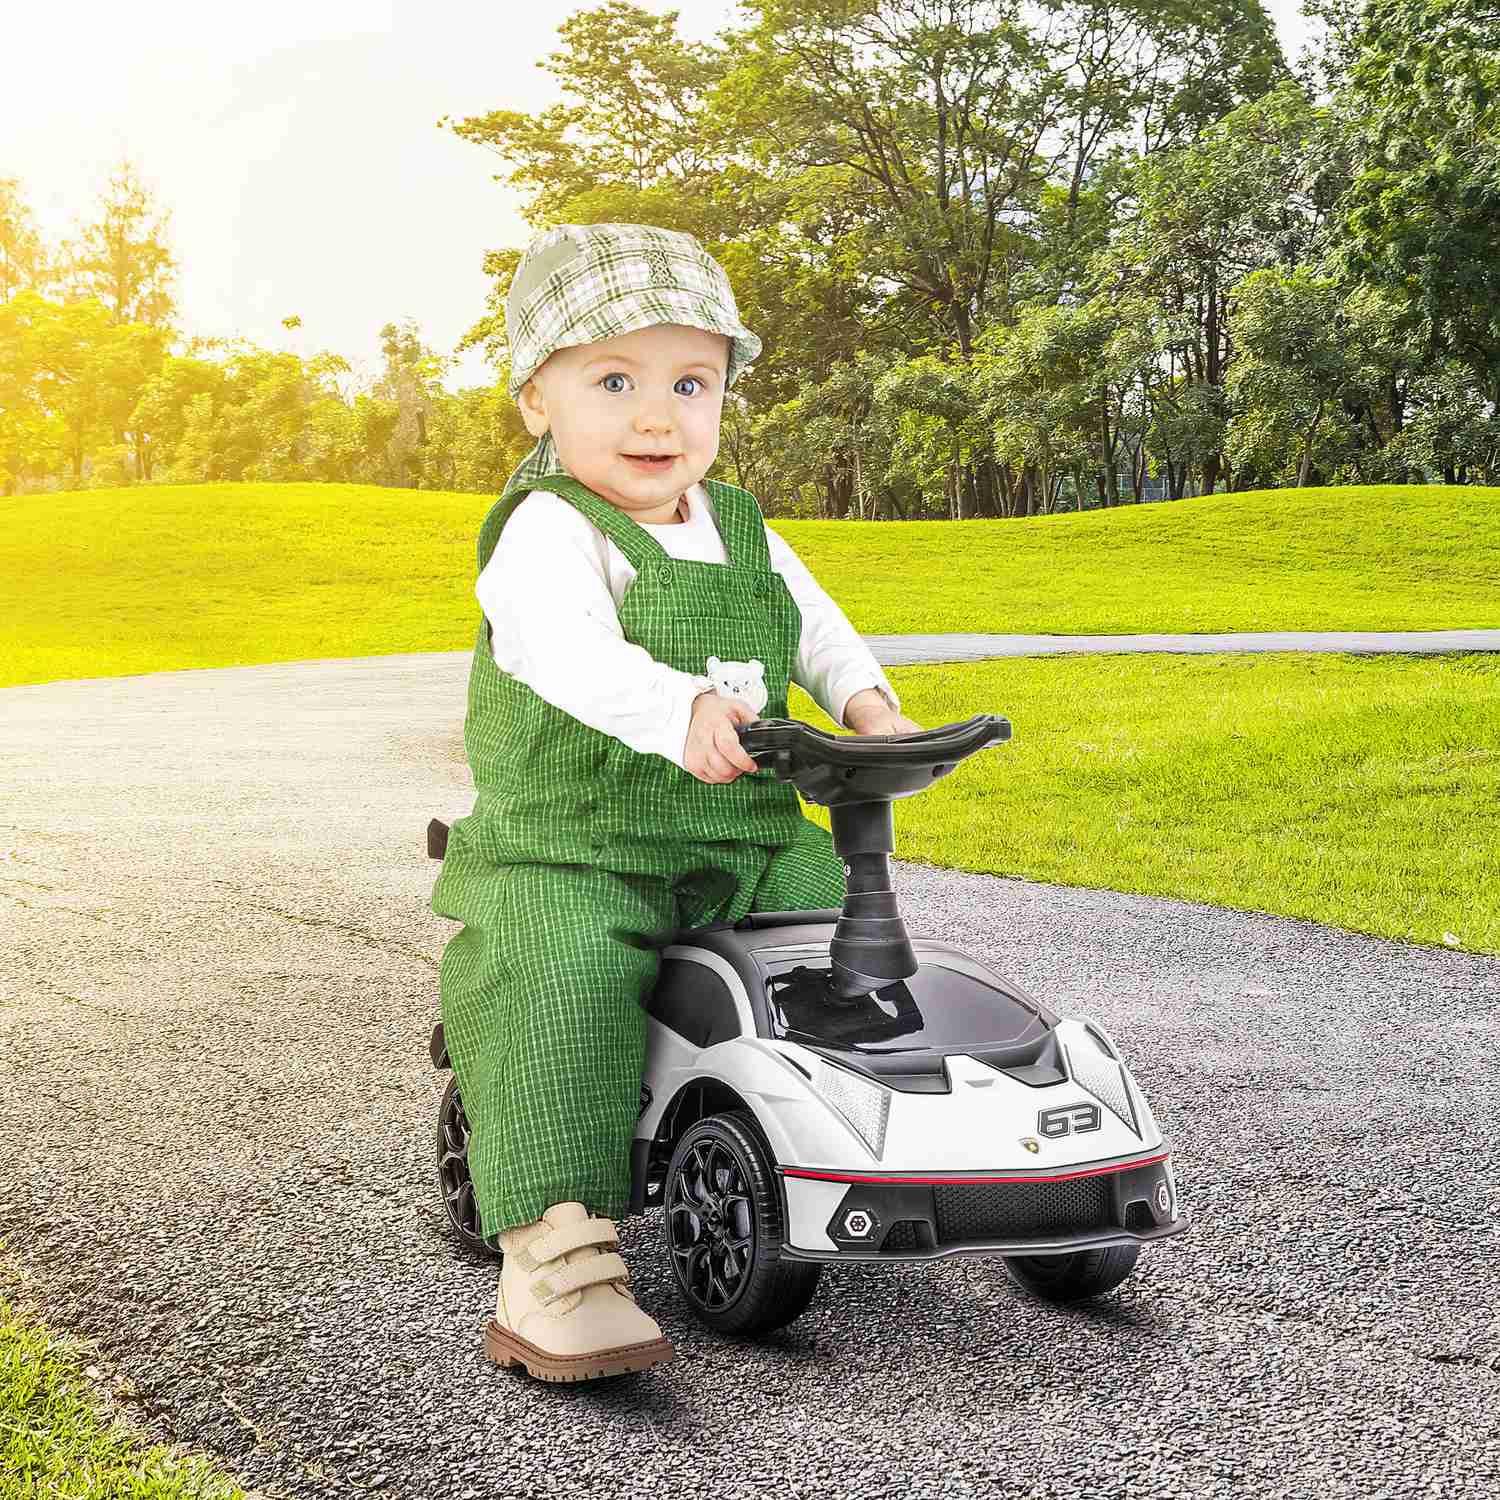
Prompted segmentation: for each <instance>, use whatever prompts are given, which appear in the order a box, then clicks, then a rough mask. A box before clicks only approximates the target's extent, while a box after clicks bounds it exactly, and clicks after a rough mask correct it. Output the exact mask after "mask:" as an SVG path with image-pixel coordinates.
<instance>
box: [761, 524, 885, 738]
mask: <svg viewBox="0 0 1500 1500" xmlns="http://www.w3.org/2000/svg"><path fill="white" fill-rule="evenodd" d="M766 544H767V546H768V548H769V549H770V554H771V566H772V567H773V568H775V569H776V571H777V572H778V573H780V574H781V576H782V577H783V578H784V579H786V584H787V588H789V589H790V590H791V594H792V598H793V599H795V600H796V601H797V608H798V609H799V610H801V611H802V639H801V642H800V643H799V645H798V647H797V662H796V666H795V668H794V669H793V672H792V681H793V682H795V683H796V684H797V686H798V687H800V688H803V689H804V690H805V691H806V692H807V693H809V694H810V695H811V696H812V698H813V699H814V701H815V702H816V703H817V704H818V706H819V707H820V708H821V709H822V710H823V712H824V713H826V714H827V715H828V716H829V718H831V719H832V720H833V721H834V723H835V724H840V725H844V727H845V728H848V725H845V724H844V709H845V707H846V706H847V705H848V702H849V700H850V699H851V698H852V697H853V696H854V695H855V694H856V693H857V692H860V691H861V690H862V689H864V688H871V687H872V688H876V689H877V690H878V691H879V692H880V694H881V696H882V697H884V698H885V700H886V702H887V703H889V704H890V705H891V707H892V708H893V709H896V710H899V709H900V707H901V700H900V699H899V698H898V697H897V696H896V690H895V689H894V688H893V687H892V686H891V684H890V680H889V678H887V677H886V675H885V672H884V670H883V669H882V668H881V665H880V663H879V662H878V661H876V660H875V656H874V653H873V652H872V651H871V650H870V648H869V647H868V646H867V645H866V644H865V642H864V638H863V637H862V636H861V635H860V634H859V632H858V631H857V630H855V628H854V627H853V626H852V625H851V624H850V623H849V621H848V619H847V618H846V617H845V615H844V612H843V610H841V609H840V608H839V607H838V605H837V604H835V603H834V602H833V600H832V599H831V598H830V597H829V596H828V594H827V593H825V592H824V590H823V589H822V587H821V586H820V585H819V583H818V580H817V579H816V578H814V577H813V576H812V574H811V572H809V571H808V568H807V565H806V564H805V563H804V562H803V561H802V559H801V558H800V557H798V556H797V554H796V553H795V552H793V551H792V549H791V546H790V544H789V543H787V542H786V541H785V540H784V539H783V538H782V537H781V536H780V534H779V533H777V532H775V531H772V530H771V528H770V527H769V526H767V527H766Z"/></svg>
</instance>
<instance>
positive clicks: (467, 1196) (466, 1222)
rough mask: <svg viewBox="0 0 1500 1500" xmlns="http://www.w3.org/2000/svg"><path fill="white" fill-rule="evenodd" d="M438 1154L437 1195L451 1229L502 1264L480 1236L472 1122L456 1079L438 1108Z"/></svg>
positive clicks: (445, 1091)
mask: <svg viewBox="0 0 1500 1500" xmlns="http://www.w3.org/2000/svg"><path fill="white" fill-rule="evenodd" d="M437 1154H438V1162H437V1180H438V1193H439V1195H440V1196H441V1198H442V1200H443V1212H444V1214H445V1215H446V1216H447V1219H448V1227H449V1229H451V1230H452V1231H453V1233H454V1235H455V1237H456V1238H457V1239H458V1241H459V1243H460V1244H463V1245H467V1246H468V1248H469V1249H470V1250H477V1251H478V1252H479V1253H480V1254H481V1255H488V1256H490V1257H492V1258H493V1259H495V1260H499V1259H500V1258H501V1257H500V1252H499V1251H498V1250H497V1249H496V1248H495V1247H494V1246H493V1245H490V1244H487V1243H486V1242H485V1240H484V1239H483V1238H482V1236H481V1235H480V1232H479V1205H478V1203H477V1202H476V1200H475V1198H474V1182H473V1179H472V1178H471V1177H470V1176H469V1121H468V1117H467V1116H466V1115H465V1114H464V1101H463V1100H462V1099H461V1098H460V1097H459V1093H458V1079H457V1078H450V1079H449V1080H448V1087H447V1088H446V1089H444V1090H443V1101H442V1103H441V1104H440V1105H438V1126H437Z"/></svg>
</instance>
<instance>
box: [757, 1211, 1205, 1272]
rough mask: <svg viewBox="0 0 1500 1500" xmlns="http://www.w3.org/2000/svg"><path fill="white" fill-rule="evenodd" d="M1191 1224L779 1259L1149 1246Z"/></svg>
mask: <svg viewBox="0 0 1500 1500" xmlns="http://www.w3.org/2000/svg"><path fill="white" fill-rule="evenodd" d="M1191 1223H1192V1219H1191V1218H1190V1217H1189V1216H1188V1215H1187V1214H1180V1215H1179V1216H1178V1217H1177V1218H1175V1219H1173V1220H1172V1222H1171V1223H1170V1224H1168V1225H1166V1226H1165V1227H1163V1228H1161V1229H1151V1230H1146V1231H1144V1232H1142V1233H1136V1232H1135V1231H1134V1230H1130V1229H1111V1230H1107V1231H1105V1232H1103V1233H1100V1234H1080V1235H1074V1236H1073V1237H1072V1238H1067V1237H1063V1238H1056V1239H1045V1240H984V1241H975V1242H974V1243H973V1244H965V1245H940V1246H939V1247H938V1248H937V1249H936V1250H889V1251H880V1250H876V1251H863V1250H799V1249H796V1248H794V1247H793V1246H791V1245H788V1244H785V1243H783V1245H782V1247H781V1254H780V1257H779V1258H780V1259H781V1260H805V1261H824V1262H826V1261H872V1262H873V1261H879V1262H882V1263H886V1264H888V1263H889V1262H891V1261H897V1260H943V1259H944V1258H946V1257H947V1256H950V1255H1049V1254H1051V1253H1052V1252H1054V1251H1057V1252H1066V1251H1069V1250H1090V1249H1094V1248H1096V1247H1104V1246H1108V1245H1150V1244H1154V1243H1155V1242H1156V1241H1157V1240H1164V1239H1169V1238H1170V1237H1171V1236H1173V1235H1177V1234H1182V1233H1183V1232H1184V1231H1185V1230H1186V1229H1187V1228H1188V1227H1189V1225H1190V1224H1191Z"/></svg>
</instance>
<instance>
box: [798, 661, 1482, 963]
mask: <svg viewBox="0 0 1500 1500" xmlns="http://www.w3.org/2000/svg"><path fill="white" fill-rule="evenodd" d="M891 678H892V681H893V683H894V684H895V686H896V689H897V691H898V692H899V693H900V694H901V700H902V709H903V710H904V711H905V712H906V713H907V714H908V715H910V716H911V717H912V718H914V719H915V720H916V721H917V722H918V723H920V724H922V725H923V726H924V727H928V726H932V725H936V724H944V723H950V722H953V721H955V720H959V719H966V718H968V717H970V716H971V715H972V714H976V713H1000V714H1004V715H1005V716H1006V717H1007V718H1009V719H1010V721H1011V723H1012V726H1013V729H1014V738H1013V739H1012V740H1011V742H1010V743H1008V744H1005V745H1001V746H998V747H995V748H992V749H989V750H985V751H981V752H980V753H979V754H977V755H976V756H974V757H973V758H972V759H970V760H968V761H965V762H964V763H963V764H962V765H961V766H959V767H958V769H957V770H955V771H954V772H952V773H951V774H950V775H949V776H948V777H947V778H946V779H944V780H943V781H941V782H939V783H938V784H937V785H936V786H934V787H933V788H932V790H931V791H927V792H923V793H922V795H921V796H920V797H916V798H913V799H912V800H911V801H901V802H898V803H897V804H896V813H895V817H896V850H897V853H898V855H899V856H901V857H902V858H906V859H913V860H918V861H922V862H925V863H928V864H933V865H942V866H947V867H949V868H952V869H959V870H975V871H988V872H991V873H994V874H1002V875H1016V876H1023V877H1025V878H1026V879H1028V880H1040V881H1047V882H1051V883H1054V884H1059V885H1074V886H1093V887H1098V888H1103V889H1108V890H1114V891H1138V892H1142V893H1146V894H1149V895H1157V896H1180V897H1183V898H1185V899H1188V900H1193V901H1205V902H1210V903H1212V904H1215V905H1219V906H1227V907H1236V908H1239V909H1241V910H1249V911H1264V912H1274V913H1278V914H1280V915H1282V916H1290V917H1307V918H1311V919H1312V920H1314V921H1318V922H1325V923H1330V924H1333V925H1335V926H1340V927H1347V928H1352V929H1355V930H1357V931H1360V932H1369V933H1377V934H1379V935H1381V936H1384V937H1391V938H1403V939H1407V940H1410V941H1412V942H1418V943H1430V944H1444V943H1446V945H1447V946H1450V947H1455V946H1456V947H1462V948H1464V949H1467V950H1469V951H1471V952H1486V953H1500V834H1497V830H1496V809H1497V808H1500V657H1495V656H1479V655H1472V656H1457V657H1398V656H1380V657H1351V656H1298V655H1293V654H1290V653H1286V654H1283V653H1273V654H1267V655H1247V656H1227V655H1226V656H1150V655H1147V656H1101V657H1061V658H1056V657H1054V658H1039V657H1030V658H1025V657H1023V658H1015V659H1012V660H1005V661H988V662H966V663H962V664H957V665H943V666H922V667H903V668H900V669H898V670H896V671H894V672H893V673H892V674H891ZM794 696H795V701H794V703H793V705H792V707H791V712H792V713H793V715H795V716H797V717H800V718H805V719H807V720H808V721H809V722H811V723H818V724H820V725H821V726H822V727H824V728H832V724H831V721H830V720H829V719H828V718H827V717H826V716H825V715H824V714H823V713H822V712H821V711H820V710H819V709H818V708H817V707H816V705H815V704H814V703H813V702H812V700H811V699H810V698H809V697H807V695H806V694H804V693H802V692H801V691H800V690H797V691H796V692H795V695H794ZM808 813H809V815H810V816H812V817H814V818H816V819H817V820H818V821H820V822H822V823H823V824H824V825H825V826H826V825H827V821H828V819H827V814H826V812H825V811H824V810H823V809H821V808H817V807H809V808H808Z"/></svg>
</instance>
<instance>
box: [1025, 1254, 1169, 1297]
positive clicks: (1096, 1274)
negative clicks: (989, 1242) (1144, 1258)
mask: <svg viewBox="0 0 1500 1500" xmlns="http://www.w3.org/2000/svg"><path fill="white" fill-rule="evenodd" d="M1140 1253H1141V1251H1140V1246H1138V1245H1105V1246H1103V1247H1101V1248H1099V1249H1094V1250H1071V1251H1067V1252H1065V1253H1064V1254H1062V1255H1007V1256H1006V1257H1005V1270H1006V1273H1007V1274H1008V1275H1009V1276H1010V1279H1011V1280H1012V1281H1014V1282H1015V1283H1016V1285H1017V1286H1020V1287H1023V1288H1024V1289H1025V1290H1026V1291H1028V1292H1030V1293H1031V1295H1032V1296H1033V1297H1040V1298H1041V1299H1042V1300H1043V1301H1044V1302H1082V1301H1083V1300H1084V1298H1086V1297H1100V1296H1103V1294H1104V1293H1105V1292H1112V1291H1114V1289H1115V1288H1116V1287H1117V1286H1119V1284H1120V1283H1121V1282H1122V1281H1124V1279H1125V1278H1126V1277H1127V1276H1129V1275H1130V1273H1131V1272H1132V1271H1133V1270H1135V1263H1136V1261H1137V1260H1138V1259H1139V1258H1140Z"/></svg>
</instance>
